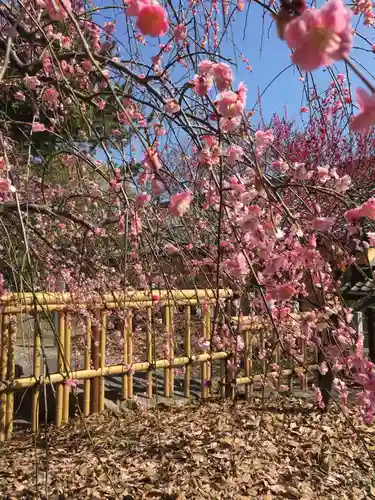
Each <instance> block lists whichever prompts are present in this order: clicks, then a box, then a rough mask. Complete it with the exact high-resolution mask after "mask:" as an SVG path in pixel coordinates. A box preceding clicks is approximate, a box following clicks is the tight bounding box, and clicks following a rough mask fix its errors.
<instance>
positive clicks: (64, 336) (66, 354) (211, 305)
mask: <svg viewBox="0 0 375 500" xmlns="http://www.w3.org/2000/svg"><path fill="white" fill-rule="evenodd" d="M231 297H232V292H231V290H228V289H223V290H218V291H215V290H179V291H167V290H163V291H157V292H153V293H144V292H129V293H113V294H107V295H105V296H103V297H99V296H92V297H89V298H86V299H82V298H81V297H80V298H78V297H75V296H74V295H73V294H70V293H35V294H31V293H29V294H28V293H25V294H17V293H10V294H7V295H5V296H3V297H2V298H1V300H0V305H1V311H2V312H1V314H0V325H1V343H0V370H1V371H0V441H1V442H3V441H6V440H9V439H11V437H12V433H13V420H14V394H15V392H16V391H19V390H22V389H23V390H25V389H28V390H31V391H32V404H31V424H32V431H33V432H38V430H39V405H40V401H39V397H40V390H39V389H40V387H41V386H43V385H46V384H48V385H53V386H55V387H56V418H55V424H56V426H57V427H60V426H61V425H62V424H65V423H67V422H68V419H69V395H70V394H69V393H70V387H69V383H67V382H68V381H75V380H76V381H83V407H82V413H83V415H84V416H87V415H89V414H90V413H96V412H100V411H102V410H103V409H104V407H105V377H106V376H119V377H121V397H122V398H123V399H131V398H133V374H134V373H137V372H146V373H147V376H146V377H147V378H146V383H147V389H146V393H147V397H148V398H152V397H153V382H154V380H153V377H154V373H155V370H157V369H163V370H164V396H166V397H171V396H173V392H174V370H175V369H176V368H184V369H185V373H184V379H185V380H184V395H185V397H186V398H190V396H191V387H190V384H191V370H192V367H193V366H194V365H196V364H198V365H200V367H201V397H202V398H203V399H207V398H208V397H209V396H210V391H211V388H210V384H208V383H207V381H209V380H211V375H212V373H211V369H212V363H213V362H214V361H216V360H217V361H218V362H219V363H220V377H219V386H220V395H221V396H222V397H226V396H230V397H232V398H233V397H234V395H235V390H236V388H237V387H239V386H245V397H246V398H247V399H249V398H251V396H252V391H253V384H254V382H257V381H258V382H261V381H262V380H264V374H261V373H260V374H256V373H254V372H253V361H252V349H253V342H252V334H253V333H254V331H255V330H256V329H257V328H258V330H260V329H261V326H260V325H258V326H257V325H256V324H255V323H254V322H252V323H251V325H250V324H249V326H248V325H247V323H246V321H247V318H242V317H231V316H230V312H228V310H229V307H230V299H231ZM228 304H229V306H228ZM201 305H203V309H202V310H203V314H202V318H201V322H202V332H203V338H204V340H205V348H204V350H203V352H202V353H199V354H194V353H192V335H191V324H192V313H191V310H192V309H191V308H192V307H197V306H201ZM218 305H219V308H218V309H217V308H216V306H218ZM177 307H179V308H181V307H182V308H184V312H185V326H184V339H183V344H184V347H183V349H184V353H183V355H179V356H177V357H175V353H174V343H173V336H174V329H175V324H174V310H175V308H177ZM155 308H158V309H159V310H162V313H163V325H164V327H165V330H166V332H167V342H166V346H165V347H166V356H165V357H164V359H155V352H154V336H155V329H154V321H153V319H154V311H155ZM114 310H116V311H121V312H122V313H123V316H122V317H123V321H122V327H121V333H122V338H123V343H122V346H121V350H122V354H121V358H122V363H119V364H109V365H107V364H106V343H107V333H108V332H107V321H108V314H109V313H110V311H114ZM140 310H141V311H145V313H146V318H147V329H146V339H145V340H146V356H145V357H146V359H145V360H144V361H141V362H139V361H137V362H135V360H134V357H133V315H134V313H135V312H136V311H140ZM77 311H80V312H82V311H88V312H90V315H87V316H86V320H85V327H86V335H85V348H84V366H83V369H80V370H72V369H71V364H72V360H71V351H72V328H71V321H70V316H71V315H72V314H74V313H75V312H77ZM215 311H216V312H215ZM56 312H57V313H58V315H59V321H58V328H57V344H58V346H57V347H58V364H57V371H56V372H54V373H49V372H47V373H48V374H47V375H45V374H44V371H43V370H42V369H41V367H42V362H43V345H42V339H43V332H42V329H41V325H40V321H39V317H40V315H41V314H48V313H56ZM20 314H29V315H31V316H33V318H34V332H33V336H34V338H33V362H32V375H31V376H28V377H19V378H16V377H15V346H16V328H15V321H14V318H15V317H16V316H17V315H20ZM228 315H229V316H228ZM228 317H229V320H230V323H231V324H232V325H235V327H236V328H237V329H238V331H239V330H240V329H241V331H242V334H243V339H244V350H243V352H242V354H241V356H243V367H244V373H243V376H240V377H237V378H236V377H235V376H233V374H230V373H229V371H228V369H227V363H228V360H229V359H231V357H232V356H233V353H230V352H225V351H224V350H223V351H217V352H214V351H211V349H210V348H208V347H207V346H208V345H209V344H210V341H211V339H212V335H213V322H214V321H217V322H221V324H223V323H224V322H225V321H227V319H228ZM239 327H241V328H239ZM301 348H302V350H303V349H304V346H301ZM304 354H305V352H304ZM279 357H280V352H279V347H277V349H276V352H275V361H278V360H279ZM308 369H309V370H311V369H313V370H314V369H316V366H315V365H311V366H309V368H308ZM304 370H305V369H304V368H301V367H296V366H293V363H291V364H290V367H288V368H287V369H284V370H281V371H280V370H279V371H278V372H272V371H271V372H270V373H268V375H269V376H271V377H272V376H275V377H276V376H277V377H292V376H293V375H298V373H299V372H303V371H304ZM304 384H305V382H304ZM301 387H302V385H301ZM303 387H305V385H303Z"/></svg>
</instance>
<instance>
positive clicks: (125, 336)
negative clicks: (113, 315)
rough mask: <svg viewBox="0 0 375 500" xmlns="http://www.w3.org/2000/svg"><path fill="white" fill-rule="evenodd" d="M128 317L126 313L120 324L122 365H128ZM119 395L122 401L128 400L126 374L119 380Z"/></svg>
mask: <svg viewBox="0 0 375 500" xmlns="http://www.w3.org/2000/svg"><path fill="white" fill-rule="evenodd" d="M128 315H129V313H127V316H126V319H125V320H124V321H123V323H122V338H123V358H122V359H123V363H124V365H127V364H128ZM121 395H122V399H123V400H125V399H128V397H129V394H128V373H127V372H126V373H125V375H123V377H122V380H121Z"/></svg>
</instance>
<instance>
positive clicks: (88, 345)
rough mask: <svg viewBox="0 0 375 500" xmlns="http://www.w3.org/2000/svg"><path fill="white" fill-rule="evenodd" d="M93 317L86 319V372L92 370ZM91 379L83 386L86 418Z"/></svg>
mask: <svg viewBox="0 0 375 500" xmlns="http://www.w3.org/2000/svg"><path fill="white" fill-rule="evenodd" d="M91 335H92V332H91V317H90V316H87V317H86V345H85V360H84V366H85V370H90V353H91ZM90 385H91V384H90V379H85V382H84V386H83V414H84V416H85V417H87V415H89V413H90V390H91V388H90Z"/></svg>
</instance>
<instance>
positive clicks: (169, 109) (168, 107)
mask: <svg viewBox="0 0 375 500" xmlns="http://www.w3.org/2000/svg"><path fill="white" fill-rule="evenodd" d="M179 111H180V106H179V104H178V102H177V101H176V99H169V100H168V101H167V102H166V103H165V112H166V113H167V114H169V115H174V114H175V113H178V112H179Z"/></svg>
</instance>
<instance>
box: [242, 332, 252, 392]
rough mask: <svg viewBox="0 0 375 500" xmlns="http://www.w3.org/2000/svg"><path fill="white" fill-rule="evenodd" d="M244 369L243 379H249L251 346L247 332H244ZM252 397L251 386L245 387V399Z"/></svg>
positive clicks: (250, 372)
mask: <svg viewBox="0 0 375 500" xmlns="http://www.w3.org/2000/svg"><path fill="white" fill-rule="evenodd" d="M243 336H244V347H245V349H244V368H245V377H249V378H251V376H252V344H251V338H250V332H249V330H245V331H244V334H243ZM252 396H253V384H247V385H246V386H245V399H246V400H248V399H251V398H252Z"/></svg>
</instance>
